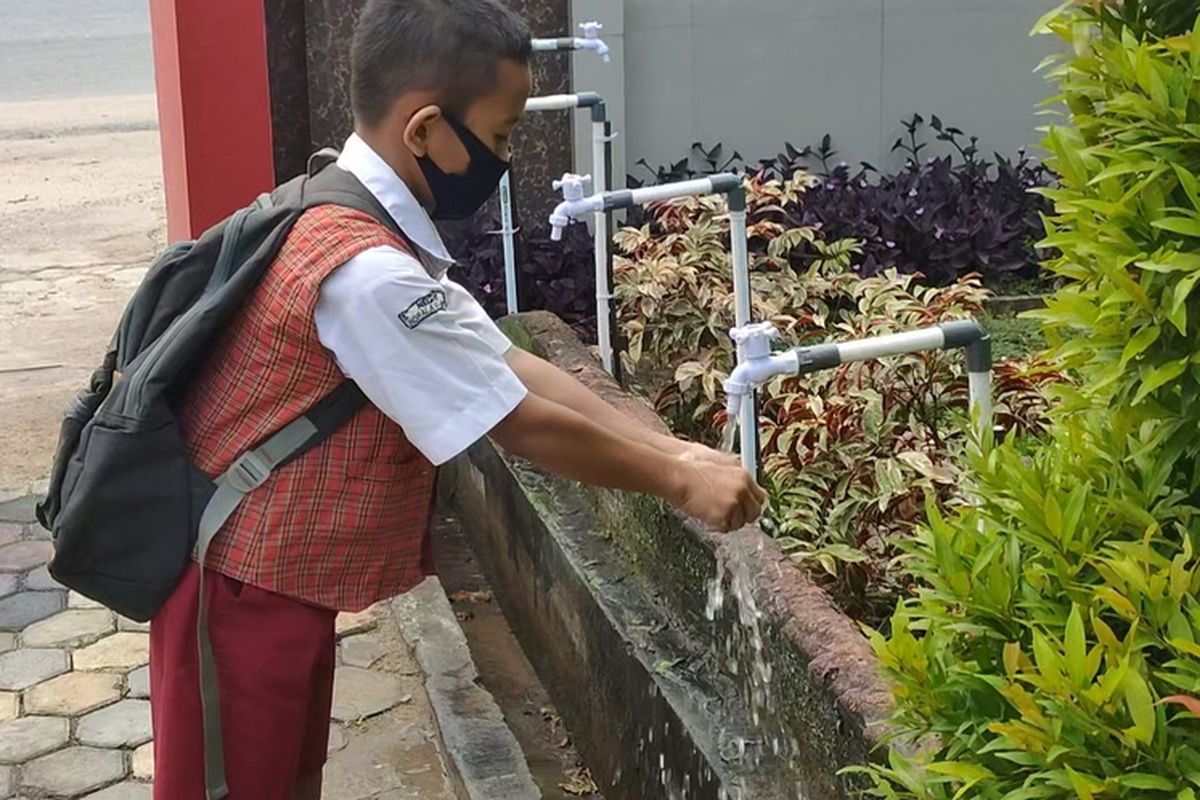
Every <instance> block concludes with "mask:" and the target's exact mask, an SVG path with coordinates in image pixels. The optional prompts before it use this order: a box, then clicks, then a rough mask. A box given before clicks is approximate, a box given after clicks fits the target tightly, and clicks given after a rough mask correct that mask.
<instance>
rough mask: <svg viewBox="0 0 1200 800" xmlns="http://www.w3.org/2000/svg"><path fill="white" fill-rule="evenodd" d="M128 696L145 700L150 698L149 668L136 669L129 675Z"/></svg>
mask: <svg viewBox="0 0 1200 800" xmlns="http://www.w3.org/2000/svg"><path fill="white" fill-rule="evenodd" d="M128 683H129V696H130V697H137V698H139V699H146V698H148V697H149V696H150V667H149V665H147V666H145V667H138V668H137V669H135V670H134V671H133V672H131V673H129V681H128Z"/></svg>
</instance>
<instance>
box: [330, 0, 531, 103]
mask: <svg viewBox="0 0 1200 800" xmlns="http://www.w3.org/2000/svg"><path fill="white" fill-rule="evenodd" d="M530 48H531V42H530V33H529V27H528V26H527V25H526V24H525V21H524V20H522V19H521V17H520V16H518V15H517V14H516V13H515V12H513V11H512V10H510V9H508V8H506V7H505V6H504V5H503V4H502V3H500V2H498V0H368V1H367V4H366V6H365V7H364V8H363V11H362V15H361V16H360V17H359V20H358V25H357V27H356V28H355V30H354V42H353V45H352V46H351V50H350V68H351V79H350V84H351V88H350V101H351V105H352V106H353V108H354V116H355V119H356V120H358V121H359V122H361V123H364V124H366V125H376V124H378V123H379V122H380V121H381V120H382V119H383V118H384V116H386V115H387V113H388V110H389V109H391V107H392V104H393V103H395V101H396V100H397V99H398V98H399V97H400V96H401V95H403V94H404V93H405V92H410V91H414V90H428V89H432V90H437V91H439V92H441V93H442V96H443V102H444V103H445V104H446V106H447V111H449V112H450V113H452V114H456V115H459V116H461V115H462V114H463V113H465V112H466V110H467V107H468V106H470V105H471V103H472V102H473V101H475V100H476V99H478V98H479V97H482V96H483V95H485V94H487V93H488V92H490V91H492V90H493V89H494V88H495V86H496V71H497V69H498V68H499V65H500V62H501V61H503V60H504V59H513V60H515V61H518V62H520V63H522V64H526V63H528V62H529V55H530Z"/></svg>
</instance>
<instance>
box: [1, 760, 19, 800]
mask: <svg viewBox="0 0 1200 800" xmlns="http://www.w3.org/2000/svg"><path fill="white" fill-rule="evenodd" d="M15 788H16V787H15V786H13V771H12V767H0V800H6V798H9V797H12V793H13V789H15Z"/></svg>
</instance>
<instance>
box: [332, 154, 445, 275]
mask: <svg viewBox="0 0 1200 800" xmlns="http://www.w3.org/2000/svg"><path fill="white" fill-rule="evenodd" d="M337 164H338V166H339V167H341V168H342V169H344V170H346V171H347V172H349V173H350V174H351V175H353V176H354V177H356V178H358V180H359V181H361V182H362V184H363V186H366V187H367V189H368V190H369V191H370V192H371V194H373V195H374V196H375V199H376V200H378V201H379V203H380V205H382V206H383V207H384V208H385V209H387V211H388V213H389V214H391V215H392V219H394V220H395V221H396V224H397V225H399V226H400V230H402V231H404V235H405V236H407V237H408V239H409V241H410V242H412V244H414V245H416V247H417V249H418V250H419V251H420V252H418V253H417V256H418V257H419V258H420V260H421V263H422V264H423V265H424V267H425V269H426V270H428V271H429V272H430V273H432V274H433V276H434V277H441V275H442V274H443V273H445V271H446V270H447V269H449V268H450V267H451V266H453V265H454V259H453V258H452V257H451V256H450V253H449V251H448V250H446V244H445V242H443V241H442V236H441V234H439V233H438V230H437V228H436V227H434V224H433V220H432V219H430V218H429V214H428V213H426V211H425V208H424V207H423V206H422V205H421V203H420V202H419V201H418V200H417V198H416V197H414V196H413V193H412V191H411V190H410V189H409V188H408V186H407V185H406V184H405V183H404V181H402V180H400V177H399V176H398V175H396V173H395V171H394V170H393V169H392V168H391V167H390V166H388V163H387V162H386V161H384V160H383V159H382V158H380V157H379V154H378V153H376V152H375V151H374V150H372V149H371V146H370V145H369V144H367V143H366V142H365V141H363V140H362V138H361V137H359V135H358V134H357V133H354V134H351V135H350V138H349V139H347V140H346V146H345V147H344V148H343V149H342V154H341V156H339V157H338V162H337Z"/></svg>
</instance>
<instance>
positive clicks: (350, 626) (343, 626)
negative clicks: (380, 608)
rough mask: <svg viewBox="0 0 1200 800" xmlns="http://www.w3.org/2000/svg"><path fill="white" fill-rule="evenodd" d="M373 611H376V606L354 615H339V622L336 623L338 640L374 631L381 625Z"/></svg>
mask: <svg viewBox="0 0 1200 800" xmlns="http://www.w3.org/2000/svg"><path fill="white" fill-rule="evenodd" d="M372 609H374V606H372V607H371V608H368V609H367V610H365V611H359V612H357V613H354V614H350V613H343V614H338V615H337V621H336V622H335V623H334V625H335V627H336V629H337V636H338V638H339V639H341V638H343V637H346V636H353V635H354V634H356V633H364V632H366V631H369V630H373V629H374V628H375V626H376V625H378V624H379V621H378V620H376V619H375V614H374V613H373V611H372Z"/></svg>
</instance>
